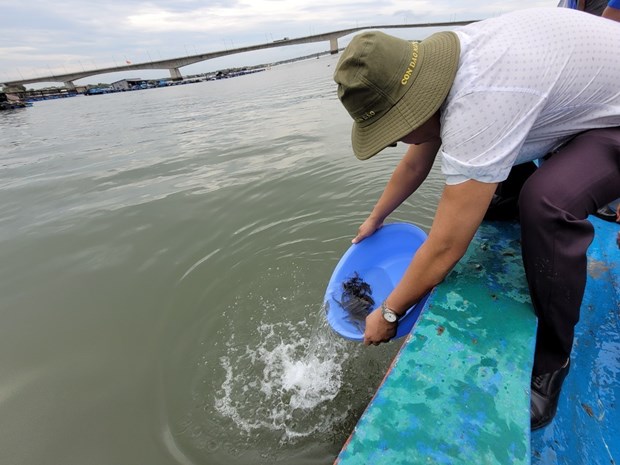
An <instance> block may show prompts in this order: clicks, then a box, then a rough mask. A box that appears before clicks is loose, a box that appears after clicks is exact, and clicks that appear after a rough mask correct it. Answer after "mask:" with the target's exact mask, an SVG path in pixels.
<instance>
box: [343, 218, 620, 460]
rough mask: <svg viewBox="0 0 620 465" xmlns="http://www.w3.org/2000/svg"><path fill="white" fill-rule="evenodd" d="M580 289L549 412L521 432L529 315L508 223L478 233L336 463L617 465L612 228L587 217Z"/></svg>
mask: <svg viewBox="0 0 620 465" xmlns="http://www.w3.org/2000/svg"><path fill="white" fill-rule="evenodd" d="M590 220H591V221H592V224H593V225H594V227H595V230H596V235H595V239H594V242H593V243H592V245H591V247H590V248H589V250H588V281H587V286H586V292H585V296H584V301H583V305H582V311H581V321H580V322H579V324H578V325H577V328H576V339H575V346H574V349H573V354H572V365H571V372H570V374H569V376H568V377H567V379H566V381H565V383H564V387H563V391H562V396H561V399H560V403H559V407H558V413H557V416H556V418H555V419H554V421H553V422H552V423H551V425H549V426H548V427H546V428H544V429H542V430H539V431H536V432H534V433H531V434H530V427H529V381H530V373H531V366H532V357H533V349H534V344H533V341H534V333H535V326H536V325H535V317H534V315H533V309H532V307H531V303H530V301H529V294H528V291H527V286H526V284H525V279H524V273H523V268H522V264H521V258H520V250H519V249H520V245H519V239H518V238H519V228H518V224H501V223H500V224H488V223H485V224H483V225H482V226H481V227H480V229H479V231H478V233H477V234H476V237H475V238H474V241H473V242H472V245H471V246H470V248H469V250H468V252H467V254H466V256H465V257H464V259H463V260H461V262H460V263H459V264H458V265H457V267H456V268H455V270H454V271H453V272H452V273H451V274H450V275H449V276H448V277H447V278H446V280H445V281H444V282H443V283H442V284H440V285H439V286H438V287H437V288H436V289H435V291H434V292H433V293H432V294H431V297H430V298H429V300H428V302H427V304H426V306H425V307H424V309H423V310H422V313H421V315H420V317H419V319H418V321H417V323H416V325H415V326H414V328H413V330H412V332H411V334H410V336H409V337H408V338H407V340H406V341H405V343H404V344H403V346H402V348H401V350H400V351H399V353H398V354H397V356H396V358H395V360H394V362H393V363H392V365H391V366H390V368H389V369H388V372H387V375H386V377H385V379H384V380H383V383H382V384H381V386H380V387H379V389H378V390H377V392H376V394H375V396H374V398H373V399H372V401H371V402H370V404H369V406H368V408H367V409H366V411H365V412H364V414H363V415H362V417H361V418H360V420H359V422H358V424H357V426H356V427H355V430H354V431H353V433H352V434H351V436H350V437H349V439H348V440H347V442H346V444H345V445H344V447H343V448H342V451H341V452H340V454H339V455H338V457H337V459H336V463H337V464H339V465H358V464H359V465H362V464H373V465H375V464H386V465H387V464H389V465H398V464H418V463H432V464H476V465H479V464H502V465H503V464H506V465H513V464H523V465H528V464H534V465H581V464H584V465H585V464H588V465H591V464H594V465H598V464H601V465H602V464H605V465H614V464H620V410H619V408H618V402H619V401H620V248H619V247H620V246H619V245H618V242H617V241H618V239H617V237H618V233H619V232H620V225H618V224H615V223H611V222H606V221H603V220H600V219H598V218H596V217H591V218H590Z"/></svg>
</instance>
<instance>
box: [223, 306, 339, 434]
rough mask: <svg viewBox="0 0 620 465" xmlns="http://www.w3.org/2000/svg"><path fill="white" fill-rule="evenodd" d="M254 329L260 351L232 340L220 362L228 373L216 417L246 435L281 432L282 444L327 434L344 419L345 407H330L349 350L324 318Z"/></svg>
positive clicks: (265, 324)
mask: <svg viewBox="0 0 620 465" xmlns="http://www.w3.org/2000/svg"><path fill="white" fill-rule="evenodd" d="M320 315H323V312H321V313H320ZM257 331H258V340H260V341H262V342H261V344H260V345H259V346H258V347H250V346H241V347H240V346H236V345H235V344H234V342H230V343H229V347H228V353H227V355H225V356H223V357H221V358H220V363H221V367H222V368H223V369H224V371H225V373H226V375H225V379H224V381H223V383H222V386H221V388H220V391H219V392H218V395H217V397H216V400H215V409H216V411H217V412H218V413H219V414H220V415H222V416H223V417H226V418H229V419H230V420H232V421H233V422H234V423H235V425H236V427H237V428H238V429H239V430H241V431H243V432H245V433H247V434H251V433H255V432H257V431H259V430H268V431H272V432H279V433H280V434H281V441H290V440H291V439H293V438H299V437H304V436H308V435H311V434H313V433H317V432H328V431H330V429H331V428H332V427H333V425H334V423H335V422H339V421H342V420H343V419H344V418H346V416H347V413H348V412H347V411H346V409H345V410H344V411H340V412H337V411H335V410H334V409H332V408H330V403H331V402H332V401H333V400H334V399H335V398H336V397H337V396H338V395H339V394H340V393H342V392H343V389H342V388H343V384H344V380H343V378H344V366H345V362H346V361H347V360H348V359H349V357H350V356H351V354H350V347H349V350H346V349H345V346H346V345H347V343H346V342H345V341H344V340H342V339H339V338H338V337H337V336H335V335H334V334H333V333H332V332H331V330H330V329H329V328H327V327H326V324H325V322H324V319H323V318H321V319H320V320H317V321H315V322H314V324H313V325H312V327H309V324H308V322H307V321H302V322H300V323H298V324H293V323H290V322H279V323H263V324H261V325H259V326H258V328H257Z"/></svg>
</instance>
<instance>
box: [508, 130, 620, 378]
mask: <svg viewBox="0 0 620 465" xmlns="http://www.w3.org/2000/svg"><path fill="white" fill-rule="evenodd" d="M618 197H620V128H611V129H594V130H591V131H587V132H584V133H582V134H580V135H578V136H577V137H575V138H574V139H573V140H572V141H571V142H569V143H568V144H567V145H566V146H564V147H563V148H562V149H561V150H560V151H558V152H557V153H555V154H554V155H552V156H551V157H550V158H549V159H548V160H547V161H545V162H544V163H543V164H542V166H541V167H540V168H538V169H537V170H535V171H534V172H533V174H531V175H530V176H529V177H528V178H527V180H526V181H525V183H524V184H523V187H522V189H521V193H520V195H519V217H520V221H521V239H522V253H523V264H524V267H525V274H526V277H527V282H528V285H529V289H530V295H531V297H532V303H533V305H534V310H535V312H536V315H537V316H538V332H537V335H536V352H535V355H534V370H533V374H534V375H538V374H542V373H549V372H552V371H555V370H557V369H558V368H559V367H561V366H562V365H563V364H564V363H565V362H566V359H567V358H568V357H569V355H570V352H571V349H572V346H573V338H574V332H575V330H574V328H575V325H576V324H577V322H578V321H579V309H580V307H581V301H582V299H583V294H584V289H585V285H586V277H587V274H586V273H587V259H586V252H587V249H588V246H589V245H590V243H591V242H592V239H593V237H594V228H593V227H592V224H591V223H590V222H589V221H588V219H587V217H588V215H591V214H593V213H594V212H596V210H597V209H598V208H600V207H601V206H603V205H606V204H607V203H608V202H611V201H613V200H615V199H617V198H618ZM619 230H620V228H619Z"/></svg>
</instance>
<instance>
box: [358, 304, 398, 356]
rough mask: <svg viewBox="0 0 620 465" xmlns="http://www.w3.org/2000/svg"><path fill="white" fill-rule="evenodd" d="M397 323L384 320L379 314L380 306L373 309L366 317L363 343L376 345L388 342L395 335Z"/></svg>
mask: <svg viewBox="0 0 620 465" xmlns="http://www.w3.org/2000/svg"><path fill="white" fill-rule="evenodd" d="M397 325H398V323H389V322H387V321H385V318H383V315H382V314H381V307H379V308H377V309H375V310H374V311H373V312H372V313H371V314H370V315H368V316H367V317H366V330H365V331H364V345H367V346H368V345H370V344H372V345H375V346H378V345H379V344H381V343H382V342H388V341H389V340H390V339H392V338H393V337H394V336H396V326H397Z"/></svg>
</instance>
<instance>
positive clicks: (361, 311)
mask: <svg viewBox="0 0 620 465" xmlns="http://www.w3.org/2000/svg"><path fill="white" fill-rule="evenodd" d="M341 299H342V301H337V302H338V303H339V304H340V306H341V307H342V308H344V309H345V310H346V312H347V314H348V318H347V319H348V320H349V321H351V322H352V323H353V324H355V326H357V328H358V329H360V330H363V329H364V327H365V325H366V317H367V316H368V314H369V313H370V311H371V310H372V309H373V308H374V305H375V300H374V299H373V298H372V290H371V289H370V284H368V283H367V282H365V281H364V280H363V279H362V278H360V276H359V274H357V273H354V275H353V277H352V278H349V279H347V280H346V281H344V282H343V283H342V297H341Z"/></svg>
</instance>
